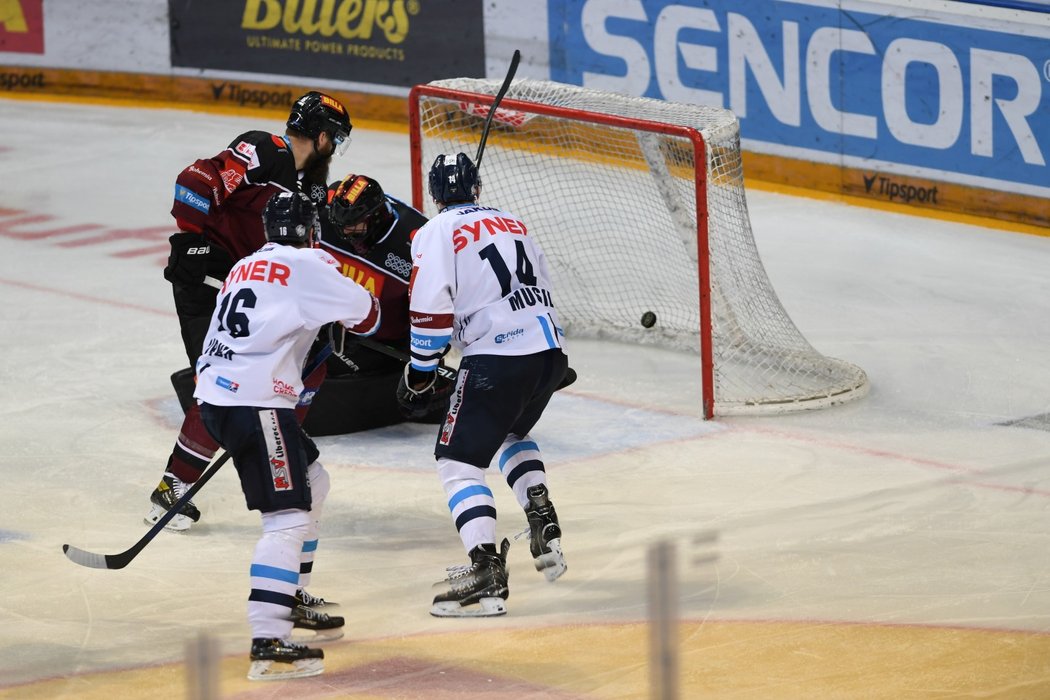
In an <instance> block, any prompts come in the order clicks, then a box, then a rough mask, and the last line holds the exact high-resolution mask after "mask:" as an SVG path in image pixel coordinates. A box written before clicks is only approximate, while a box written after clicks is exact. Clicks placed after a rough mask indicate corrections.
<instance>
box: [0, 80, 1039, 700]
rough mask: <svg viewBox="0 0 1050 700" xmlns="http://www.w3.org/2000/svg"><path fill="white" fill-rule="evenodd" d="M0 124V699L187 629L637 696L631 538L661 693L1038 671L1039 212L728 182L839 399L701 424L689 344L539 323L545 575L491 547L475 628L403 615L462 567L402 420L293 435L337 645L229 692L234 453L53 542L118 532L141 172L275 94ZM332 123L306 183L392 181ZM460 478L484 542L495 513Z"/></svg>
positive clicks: (149, 264) (390, 664) (401, 162)
mask: <svg viewBox="0 0 1050 700" xmlns="http://www.w3.org/2000/svg"><path fill="white" fill-rule="evenodd" d="M0 126H2V128H3V130H4V132H5V133H6V134H7V138H5V139H4V141H3V144H2V145H0V182H2V185H0V193H2V200H0V243H2V246H3V248H2V250H3V253H2V255H0V294H2V300H3V302H2V303H0V328H2V332H0V356H2V357H3V360H4V361H3V364H2V367H0V376H2V377H3V385H2V386H3V390H4V394H5V396H6V399H5V400H4V402H3V404H2V407H0V436H2V444H3V453H2V456H0V478H2V480H0V558H2V562H3V563H2V565H0V588H2V596H0V631H2V634H0V698H27V699H28V698H34V699H35V698H41V699H43V698H49V699H50V698H78V699H79V698H107V699H109V698H114V697H120V698H122V699H126V700H131V699H133V698H150V699H151V700H152V699H155V698H161V697H164V698H173V697H192V696H194V693H195V692H197V691H196V688H198V687H201V686H203V685H205V684H203V683H198V681H197V680H195V679H193V678H191V677H190V675H189V674H188V665H187V662H186V656H187V648H188V647H193V646H194V644H195V643H196V642H198V640H200V639H204V640H205V641H206V642H207V644H205V645H204V646H205V647H206V648H208V646H209V645H210V646H211V648H213V649H214V654H213V655H212V656H211V657H210V660H211V661H213V662H214V664H215V673H216V674H217V686H218V689H219V696H220V697H223V698H238V699H256V698H277V697H285V698H335V697H354V698H384V699H385V698H427V699H437V700H440V699H442V698H448V699H452V698H472V699H473V698H477V699H482V698H515V699H518V698H530V699H539V698H545V699H556V698H557V699H562V698H565V699H568V698H579V699H583V698H645V697H648V696H649V693H650V687H651V676H652V669H653V666H651V663H650V639H651V631H652V630H653V626H651V625H650V624H649V608H648V603H647V588H648V582H649V579H650V570H649V568H648V566H647V560H648V557H649V553H650V552H651V551H652V548H653V547H654V545H656V543H661V542H663V543H670V544H671V545H673V548H674V552H675V558H674V563H675V570H676V576H675V579H674V580H675V581H676V583H677V595H676V596H674V603H675V607H676V609H677V613H678V615H679V616H680V620H679V623H678V627H677V640H676V641H677V652H678V653H677V657H676V658H677V666H678V672H677V674H676V676H675V677H676V678H677V684H678V686H677V687H678V694H679V697H682V698H734V699H741V698H754V699H760V698H761V699H766V698H775V699H779V698H799V699H802V698H805V699H814V698H820V699H823V698H850V699H852V698H895V699H896V698H937V699H938V700H941V699H945V698H974V697H986V698H1045V697H1050V362H1048V360H1047V349H1048V348H1050V282H1048V280H1050V238H1048V237H1043V236H1036V235H1030V234H1029V233H1023V232H1018V231H1007V230H999V229H993V228H987V227H983V226H980V225H973V224H966V223H959V222H947V221H942V220H937V219H931V218H920V217H915V216H909V215H905V214H902V213H899V212H893V211H885V210H876V209H871V208H863V207H858V206H851V205H850V204H847V203H841V202H834V201H821V200H817V199H809V198H802V197H794V196H788V195H786V194H782V193H771V192H765V191H759V190H749V195H748V196H749V205H750V210H751V220H752V224H753V227H754V230H755V236H756V239H757V242H758V247H759V250H760V252H761V254H762V257H763V260H764V262H765V265H766V268H767V271H768V273H769V276H770V278H771V280H772V283H773V286H774V288H775V289H776V290H777V292H778V293H779V295H780V298H781V301H782V302H783V304H784V306H785V308H786V309H787V311H788V313H789V314H790V315H791V317H792V319H793V320H794V321H795V323H796V325H797V326H798V327H799V328H800V329H801V330H802V332H803V334H804V335H805V336H806V337H807V338H808V339H809V341H810V342H811V343H812V344H813V345H814V346H815V347H816V348H817V349H819V350H820V351H822V352H823V353H825V354H828V355H831V356H834V357H838V358H842V359H845V360H848V361H850V362H853V363H856V364H857V365H859V366H861V367H863V368H864V369H865V370H866V372H867V373H868V376H869V378H870V381H871V391H870V393H869V395H868V396H867V397H865V398H863V399H861V400H860V401H857V402H854V403H852V404H847V405H844V406H839V407H834V408H831V409H827V410H821V411H815V412H808V413H802V414H795V415H789V416H772V417H734V418H727V419H716V420H714V421H710V422H706V423H705V422H704V421H701V420H699V418H698V416H699V378H698V377H699V365H698V360H697V359H696V358H695V357H692V356H687V355H680V354H677V353H673V352H669V351H662V350H658V349H653V348H643V347H639V346H631V345H616V344H613V343H608V342H606V343H602V342H596V341H583V340H578V341H571V342H572V344H571V345H570V357H571V363H572V365H573V366H574V367H575V368H576V370H577V371H578V373H579V377H580V378H579V381H578V382H577V383H576V384H575V385H574V386H572V387H570V388H569V389H567V390H566V391H564V392H562V393H560V394H559V395H557V396H556V397H555V399H554V400H553V402H552V404H551V406H550V409H549V410H548V413H547V415H546V416H545V418H544V419H543V421H541V423H540V425H539V426H538V427H537V429H536V430H535V432H534V433H533V435H534V437H535V438H536V440H537V441H538V442H539V444H540V446H541V448H542V449H543V450H544V453H545V457H546V462H547V470H548V474H549V480H550V484H551V489H552V494H553V499H554V502H555V503H556V505H557V507H558V513H559V516H560V518H561V521H562V525H563V528H564V532H565V534H564V541H563V543H564V547H565V550H566V556H567V560H568V564H569V570H568V573H566V575H565V576H564V577H563V578H562V579H560V580H559V581H558V582H557V583H555V584H548V583H547V582H546V581H545V580H544V579H543V577H542V576H541V575H539V574H538V573H536V572H535V571H534V570H533V568H532V564H531V558H530V556H529V554H528V545H527V542H526V541H525V540H524V539H522V540H518V541H515V542H514V543H513V545H512V547H511V551H510V557H509V567H510V575H511V578H510V591H511V595H510V599H509V601H508V607H509V613H508V615H507V616H505V617H502V618H494V619H478V620H469V619H452V620H449V619H437V618H432V617H431V616H430V615H429V614H428V608H429V603H430V599H431V597H432V595H433V590H432V588H431V586H432V584H433V583H434V582H436V581H438V580H440V579H441V578H443V576H444V569H445V567H446V566H448V565H451V564H456V563H462V562H463V561H464V560H465V558H464V555H463V552H462V549H461V546H460V544H459V541H458V538H457V536H456V534H455V530H454V528H453V526H452V524H451V522H450V519H449V515H448V511H447V508H446V505H445V498H444V495H443V492H442V490H441V487H440V485H439V483H438V481H437V478H436V475H435V473H434V470H433V458H432V456H431V449H432V443H433V438H434V433H433V428H432V427H428V426H418V425H403V426H397V427H393V428H388V429H382V430H376V431H372V432H368V433H361V434H355V435H349V436H339V437H328V438H320V439H319V440H318V444H319V446H320V448H321V453H322V462H323V463H324V464H325V465H326V466H327V468H328V469H329V470H330V472H331V474H332V478H333V489H332V494H331V496H330V498H329V502H328V505H327V506H326V511H325V529H324V532H323V536H322V540H321V545H320V549H319V551H318V556H317V564H316V568H315V574H314V578H313V582H312V583H311V585H310V590H311V592H313V593H315V594H318V595H323V596H325V597H326V598H329V599H335V600H337V601H339V602H340V603H341V606H340V607H339V608H338V609H337V610H335V611H334V612H337V613H338V614H341V615H343V616H345V617H346V618H347V626H346V636H345V637H344V639H342V640H340V641H339V642H335V643H333V644H329V645H327V646H326V647H325V651H326V659H325V663H326V672H325V674H324V675H322V676H318V677H315V678H309V679H300V680H291V681H283V682H277V683H252V682H249V681H248V680H246V678H245V674H246V672H247V666H248V658H247V654H248V645H249V631H248V625H247V621H246V619H245V601H246V597H247V588H248V581H247V570H248V564H249V561H250V558H251V554H252V550H253V547H254V544H255V542H256V539H257V537H258V532H259V526H258V517H257V514H255V513H250V512H248V511H247V510H246V509H245V507H244V505H243V500H242V497H241V494H240V490H239V487H238V484H237V482H236V479H235V475H234V471H233V469H232V468H225V469H224V470H222V471H220V472H219V473H218V474H217V476H216V477H215V478H214V479H213V480H212V482H211V483H209V484H208V485H207V486H206V487H205V488H204V489H203V490H202V491H201V492H200V494H199V496H198V497H197V498H196V499H195V501H196V503H197V504H198V506H199V507H200V508H201V510H202V512H203V517H202V520H201V522H200V524H199V525H198V526H197V527H195V528H194V529H193V530H191V531H190V532H188V533H185V534H181V535H177V534H169V533H162V534H161V535H159V536H158V537H157V538H156V539H155V540H154V541H153V542H152V543H151V544H150V545H149V546H148V547H147V548H146V549H145V550H143V552H142V553H141V554H140V555H139V556H138V557H137V558H136V559H135V560H134V561H133V562H132V563H131V564H130V565H129V566H128V567H127V568H125V569H122V570H117V571H106V570H94V569H87V568H82V567H79V566H76V565H74V564H73V563H71V562H70V561H68V560H67V559H66V558H65V556H63V553H62V545H63V544H65V543H69V544H73V545H76V546H78V547H81V548H84V549H88V550H90V551H94V552H101V553H116V552H120V551H122V550H124V549H127V548H128V547H130V546H131V545H132V544H134V543H135V542H136V541H137V540H138V539H139V538H140V537H141V536H142V535H143V534H144V533H145V532H146V530H147V529H148V526H146V525H145V524H144V523H143V521H142V516H143V515H144V514H145V512H146V511H147V510H148V508H147V505H148V494H149V492H150V491H151V490H152V488H153V487H154V486H155V484H156V481H157V479H158V477H159V475H160V472H161V470H162V467H163V461H164V459H165V458H166V456H167V453H168V450H169V449H170V446H171V443H172V441H173V440H174V438H175V435H176V432H177V428H178V422H179V409H178V406H177V403H176V401H175V399H174V396H173V392H172V390H171V386H170V384H169V380H168V377H169V375H170V374H171V372H173V371H175V370H176V369H179V368H180V367H182V366H183V365H184V364H185V359H184V357H183V356H182V346H181V342H180V339H179V335H178V324H177V321H176V318H175V315H174V311H173V307H172V303H171V299H170V287H169V285H168V284H167V283H166V282H165V281H164V280H163V278H162V277H161V267H162V264H163V260H164V259H165V257H166V250H167V243H166V239H167V235H168V234H169V233H170V232H171V230H172V220H171V217H170V215H169V214H168V212H169V209H170V205H171V192H172V183H173V180H174V177H175V175H176V174H177V173H178V171H179V170H180V169H181V168H182V167H184V166H185V165H186V164H188V163H190V162H192V161H193V160H194V159H195V158H198V157H202V156H207V155H212V154H213V153H217V152H218V151H219V150H221V148H222V147H224V146H225V145H226V144H227V143H228V142H229V141H230V140H231V139H232V138H233V137H234V136H235V135H236V134H238V133H240V132H242V131H245V130H247V129H249V128H262V129H269V130H280V129H281V128H282V125H281V123H280V120H279V118H277V119H273V120H272V123H271V121H269V120H266V119H259V118H253V119H245V118H241V117H235V116H220V115H207V114H199V113H193V112H189V111H179V110H165V109H127V108H118V107H111V106H96V105H86V104H85V105H80V104H67V103H59V102H54V103H52V102H34V101H16V100H0ZM353 137H354V141H353V144H352V146H351V149H350V151H349V153H348V154H347V155H346V156H344V157H343V158H341V159H339V158H337V159H336V160H335V161H334V165H333V172H332V175H333V176H341V175H343V174H345V173H346V172H364V173H367V174H370V175H372V176H374V177H376V178H377V179H379V180H380V182H381V183H382V184H383V186H384V188H385V189H386V190H387V191H388V192H390V193H392V194H395V195H400V196H402V197H404V198H408V196H409V182H410V180H409V177H410V176H409V159H408V157H409V153H408V145H407V142H408V139H407V136H406V135H405V134H404V133H400V132H393V131H388V130H383V129H380V128H377V125H369V124H359V125H358V126H357V128H356V129H355V131H354V134H353ZM470 146H471V145H470V144H465V147H468V150H469V147H470ZM493 203H494V204H498V202H493ZM570 340H571V339H570ZM490 485H491V486H493V491H494V493H495V494H496V498H497V505H498V506H499V508H500V513H501V519H500V532H501V534H505V535H507V536H510V537H513V535H514V534H515V533H517V532H519V531H521V530H522V529H523V528H524V527H525V521H524V516H523V514H522V513H521V512H520V510H519V509H518V508H517V506H516V505H515V504H514V503H513V502H512V500H511V498H510V492H509V489H507V488H506V487H505V486H501V485H500V483H499V480H498V479H490ZM197 646H200V645H199V644H198V645H197Z"/></svg>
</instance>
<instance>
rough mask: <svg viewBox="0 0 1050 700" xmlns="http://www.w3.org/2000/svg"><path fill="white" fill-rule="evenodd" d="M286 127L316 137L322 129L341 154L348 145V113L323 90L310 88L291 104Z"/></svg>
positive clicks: (349, 125)
mask: <svg viewBox="0 0 1050 700" xmlns="http://www.w3.org/2000/svg"><path fill="white" fill-rule="evenodd" d="M288 128H289V129H292V130H294V131H298V132H299V133H301V134H305V135H306V136H308V137H310V138H312V139H316V138H317V137H318V135H320V133H321V132H322V131H325V132H327V133H328V135H329V136H330V137H331V139H332V143H334V144H335V146H336V150H337V151H338V152H339V153H340V154H342V153H343V152H345V151H346V149H347V147H348V146H349V145H350V131H351V130H352V129H353V128H354V125H353V124H351V123H350V114H349V113H348V112H347V111H346V107H344V106H343V104H342V103H341V102H340V101H339V100H337V99H335V98H334V97H331V96H329V95H326V94H324V93H323V92H317V91H316V90H312V91H310V92H308V93H306V94H305V95H303V96H302V97H300V98H299V99H298V100H296V101H295V104H294V105H292V111H291V114H289V115H288Z"/></svg>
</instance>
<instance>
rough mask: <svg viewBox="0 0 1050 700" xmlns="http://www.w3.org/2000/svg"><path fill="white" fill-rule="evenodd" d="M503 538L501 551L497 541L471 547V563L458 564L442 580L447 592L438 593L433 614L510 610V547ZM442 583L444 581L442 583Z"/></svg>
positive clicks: (475, 614)
mask: <svg viewBox="0 0 1050 700" xmlns="http://www.w3.org/2000/svg"><path fill="white" fill-rule="evenodd" d="M509 549H510V542H509V541H508V540H503V544H502V545H501V547H500V551H499V552H497V551H496V545H494V544H479V545H478V546H477V547H475V548H474V549H472V550H470V566H460V567H454V568H452V569H450V570H449V572H450V573H449V576H448V578H447V579H446V580H445V581H443V582H442V584H444V583H447V584H448V585H449V590H448V592H447V593H441V594H439V595H436V596H434V604H433V606H431V608H430V614H431V615H433V616H435V617H494V616H496V615H505V614H506V613H507V604H506V603H505V602H504V601H506V600H507V598H508V597H509V596H510V590H509V589H508V588H507V578H508V576H507V551H508V550H509ZM438 585H441V584H438Z"/></svg>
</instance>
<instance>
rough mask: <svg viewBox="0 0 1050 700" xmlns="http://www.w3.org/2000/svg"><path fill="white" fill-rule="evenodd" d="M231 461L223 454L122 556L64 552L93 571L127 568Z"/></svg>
mask: <svg viewBox="0 0 1050 700" xmlns="http://www.w3.org/2000/svg"><path fill="white" fill-rule="evenodd" d="M229 459H230V453H229V452H223V453H222V454H221V455H219V458H218V459H216V460H215V461H214V462H213V463H212V465H211V466H210V467H208V470H207V471H205V472H204V473H203V474H201V478H199V479H197V481H195V482H194V483H193V486H190V488H189V489H187V491H186V493H184V494H182V498H180V499H179V500H177V501H175V503H174V504H173V505H172V506H171V508H169V509H168V512H166V513H165V514H164V515H162V516H161V517H160V520H158V521H157V522H156V524H154V525H153V527H151V528H150V530H149V532H147V533H146V534H145V535H143V536H142V539H140V540H139V541H138V542H136V543H135V544H134V545H133V546H132V547H131V548H130V549H126V550H124V551H123V552H121V553H120V554H95V553H94V552H88V551H86V550H83V549H80V548H78V547H74V546H73V545H71V544H64V545H62V551H63V552H65V553H66V556H67V557H69V560H70V561H71V562H73V563H74V564H80V565H81V566H87V567H90V568H92V569H123V568H124V567H125V566H127V565H128V564H130V563H131V560H132V559H134V558H135V557H136V556H138V553H139V552H141V551H142V550H143V549H144V548H145V547H146V545H147V544H149V543H150V541H152V540H153V538H154V537H156V536H157V533H158V532H160V531H161V530H163V529H164V526H165V525H167V524H168V522H169V521H170V520H171V519H172V518H174V517H175V516H176V515H178V514H179V512H180V511H181V510H182V507H183V506H184V505H186V503H187V502H188V501H189V500H190V499H191V498H193V497H194V496H195V495H196V494H197V492H198V491H200V490H201V488H202V487H203V486H204V485H205V484H206V483H208V480H209V479H211V478H212V477H213V476H215V472H217V471H219V468H220V467H221V466H222V465H224V464H226V462H227V461H229Z"/></svg>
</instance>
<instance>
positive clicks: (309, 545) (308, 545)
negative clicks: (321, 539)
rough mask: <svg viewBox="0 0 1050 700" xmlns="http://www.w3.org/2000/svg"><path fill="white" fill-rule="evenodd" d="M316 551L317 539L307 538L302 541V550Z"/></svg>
mask: <svg viewBox="0 0 1050 700" xmlns="http://www.w3.org/2000/svg"><path fill="white" fill-rule="evenodd" d="M316 551H317V540H308V541H306V542H303V552H316Z"/></svg>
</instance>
